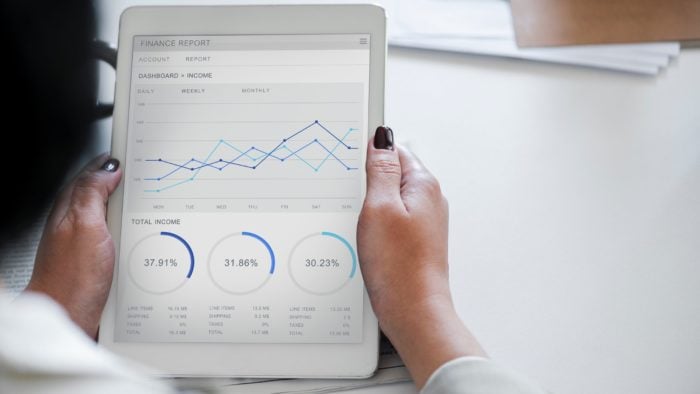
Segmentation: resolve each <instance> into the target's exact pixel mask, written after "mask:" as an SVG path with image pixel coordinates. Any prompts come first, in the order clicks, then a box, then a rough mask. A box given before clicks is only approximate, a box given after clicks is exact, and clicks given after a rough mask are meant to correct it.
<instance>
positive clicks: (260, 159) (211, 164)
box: [144, 120, 358, 192]
mask: <svg viewBox="0 0 700 394" xmlns="http://www.w3.org/2000/svg"><path fill="white" fill-rule="evenodd" d="M314 125H317V126H318V127H320V128H321V129H323V130H324V131H325V132H327V133H329V134H330V135H331V136H333V138H335V139H336V140H337V141H338V142H337V143H336V144H335V146H334V147H333V149H328V147H326V146H325V145H324V144H322V143H321V142H319V141H318V139H314V140H313V141H311V142H308V143H306V144H304V145H303V146H302V147H301V148H298V149H296V150H294V151H293V150H291V149H290V148H289V147H288V146H287V145H286V143H287V142H288V141H289V140H290V139H292V138H294V137H295V136H297V135H299V134H301V133H302V132H304V131H306V130H308V129H310V128H311V127H312V126H314ZM357 130H358V129H355V128H350V129H348V132H347V133H345V135H344V136H343V137H342V138H338V136H336V135H335V134H333V133H332V132H331V131H330V130H329V129H328V128H326V127H325V126H323V125H322V124H321V123H320V122H319V121H318V120H316V121H314V122H312V123H310V124H309V125H307V126H306V127H304V128H302V129H300V130H298V131H296V132H294V133H293V134H291V135H290V136H289V137H287V138H284V139H283V140H282V141H281V142H280V143H279V144H278V145H277V146H276V147H275V148H274V149H272V150H271V151H269V152H265V151H264V150H261V149H259V148H256V147H254V146H252V147H250V148H248V149H247V150H245V151H243V150H241V149H240V148H238V147H236V146H234V145H233V144H230V143H229V142H227V141H224V140H219V141H218V142H217V144H216V145H215V146H214V148H213V149H212V150H211V151H210V152H209V154H208V155H207V157H206V158H205V159H204V160H198V159H195V158H192V159H190V160H188V161H186V162H185V163H183V164H178V163H174V162H171V161H168V160H163V159H160V158H159V159H146V160H145V161H148V162H159V163H165V164H168V165H171V166H174V167H175V169H173V170H172V171H170V172H168V173H166V174H165V175H163V176H160V177H157V178H152V177H151V178H144V180H148V181H162V180H164V179H166V178H168V177H169V176H171V175H173V174H175V173H177V172H179V171H180V170H183V169H184V170H188V171H191V172H194V173H193V174H192V176H191V177H189V178H187V179H185V180H182V181H180V182H176V183H174V184H171V185H168V186H165V187H162V188H160V189H147V190H145V191H146V192H161V191H164V190H167V189H170V188H173V187H175V186H179V185H182V184H183V183H187V182H190V181H194V180H195V179H196V178H197V176H198V175H199V173H200V171H201V170H202V169H203V168H204V167H211V168H213V169H216V170H219V171H222V170H223V169H224V168H227V167H228V166H229V165H234V166H237V167H243V168H248V169H251V170H254V169H256V168H257V167H259V166H260V164H262V163H263V162H264V161H265V160H267V159H268V158H269V157H272V158H273V159H276V160H279V161H285V160H286V159H288V158H290V157H292V156H295V157H297V158H298V159H299V160H300V161H302V162H303V163H304V164H306V165H307V166H309V168H311V169H312V170H314V171H318V170H319V169H320V168H321V167H322V166H323V165H324V164H325V163H326V162H327V161H328V159H330V158H333V159H335V160H336V161H338V162H339V163H340V164H341V165H343V166H344V167H345V168H346V169H348V170H357V168H354V167H350V166H348V165H347V164H345V163H344V162H343V161H342V160H341V159H340V158H339V157H338V156H336V155H335V153H334V152H335V151H336V150H337V149H338V148H339V147H340V145H343V146H345V147H346V148H348V149H358V148H357V147H351V146H349V145H347V144H346V143H345V139H346V138H347V137H348V135H349V134H350V133H351V132H352V131H357ZM314 144H316V145H319V146H320V147H321V148H322V149H323V150H325V151H326V152H327V153H328V154H327V155H326V156H325V157H324V158H323V159H322V160H321V162H320V163H319V164H318V165H317V166H314V165H312V164H311V163H310V162H309V161H307V160H305V159H304V158H303V157H302V156H301V155H300V154H299V153H300V152H301V151H303V150H305V149H306V148H309V147H310V146H311V145H314ZM224 145H225V146H228V147H229V148H231V149H234V150H235V151H236V152H238V153H240V154H239V155H238V156H236V157H235V158H234V159H232V160H223V159H219V160H215V161H210V159H211V157H212V156H213V155H214V153H216V151H217V150H218V149H219V148H220V147H221V146H224ZM281 149H285V150H286V151H288V152H290V153H289V155H287V156H283V155H276V154H274V153H275V152H278V151H280V150H281ZM254 151H255V152H260V153H261V155H260V156H257V157H254V156H253V155H251V154H250V152H254ZM244 156H245V157H246V158H248V159H250V160H252V161H253V163H254V164H253V165H246V164H241V163H238V160H240V159H241V158H242V157H244ZM193 162H194V163H198V165H197V166H190V163H193ZM217 163H222V164H223V165H222V166H221V167H218V166H217ZM224 163H225V164H224Z"/></svg>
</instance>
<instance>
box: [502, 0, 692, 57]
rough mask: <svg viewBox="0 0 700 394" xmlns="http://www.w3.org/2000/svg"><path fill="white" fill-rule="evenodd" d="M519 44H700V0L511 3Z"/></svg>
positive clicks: (532, 0) (534, 0) (514, 0)
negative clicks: (698, 42)
mask: <svg viewBox="0 0 700 394" xmlns="http://www.w3.org/2000/svg"><path fill="white" fill-rule="evenodd" d="M511 7H512V13H513V24H514V25H515V33H516V39H517V43H518V46H520V47H533V46H556V45H585V44H612V43H635V42H656V41H684V40H700V0H585V1H580V0H511Z"/></svg>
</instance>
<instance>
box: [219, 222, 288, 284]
mask: <svg viewBox="0 0 700 394" xmlns="http://www.w3.org/2000/svg"><path fill="white" fill-rule="evenodd" d="M207 269H208V271H209V277H210V278H211V280H212V282H214V284H215V285H216V286H217V287H218V288H219V289H221V290H222V291H224V292H226V293H229V294H235V295H244V294H249V293H252V292H254V291H256V290H258V289H260V288H261V287H263V286H264V285H265V284H266V283H267V281H268V280H270V278H271V277H272V275H273V274H274V273H275V253H274V252H273V250H272V247H271V246H270V244H269V243H268V242H267V240H265V238H263V237H262V236H260V235H258V234H256V233H252V232H249V231H242V232H237V233H233V234H229V235H227V236H225V237H223V238H221V239H220V240H219V241H217V242H216V243H215V244H214V247H213V248H212V250H211V252H210V253H209V258H208V259H207Z"/></svg>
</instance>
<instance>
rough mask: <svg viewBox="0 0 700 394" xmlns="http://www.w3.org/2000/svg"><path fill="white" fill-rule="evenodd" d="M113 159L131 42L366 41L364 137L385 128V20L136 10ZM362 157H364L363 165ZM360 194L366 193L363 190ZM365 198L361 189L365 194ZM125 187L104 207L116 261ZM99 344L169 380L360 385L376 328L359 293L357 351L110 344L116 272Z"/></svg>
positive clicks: (120, 152)
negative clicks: (297, 37)
mask: <svg viewBox="0 0 700 394" xmlns="http://www.w3.org/2000/svg"><path fill="white" fill-rule="evenodd" d="M119 25H120V29H119V56H118V59H117V83H116V89H115V100H114V103H115V105H114V120H113V129H112V156H114V157H116V158H117V159H119V160H120V161H121V162H122V163H123V165H124V166H128V163H126V161H125V159H126V147H127V122H128V111H129V92H130V78H131V57H132V50H133V48H132V46H133V38H134V36H137V35H224V34H232V35H235V34H241V35H243V34H341V33H345V34H370V37H371V39H370V77H369V108H368V110H369V112H368V122H369V124H368V126H369V128H368V130H373V129H374V128H376V127H377V126H379V125H381V124H383V121H384V72H385V63H386V15H385V12H384V9H383V8H381V7H379V6H375V5H367V4H363V5H349V4H342V5H264V6H167V7H157V6H153V7H133V8H129V9H127V10H125V11H124V13H123V14H122V16H121V20H120V24H119ZM364 155H365V153H364V150H363V162H364V159H365V157H364ZM363 188H364V186H363ZM363 194H364V190H363ZM123 197H124V188H123V182H122V184H120V185H119V187H118V188H117V190H116V191H115V193H114V194H113V195H112V197H111V198H110V200H109V209H108V216H107V218H108V225H109V228H110V230H111V233H112V236H113V239H114V242H115V246H116V252H117V261H119V256H118V253H119V242H120V235H121V234H120V232H121V227H122V226H121V220H122V203H123ZM117 269H118V267H115V275H114V278H115V279H114V282H113V283H112V290H111V292H110V297H109V300H108V302H107V306H106V307H105V311H104V313H103V316H102V321H101V326H100V335H99V342H100V344H101V345H103V346H105V347H106V348H108V349H110V350H112V351H114V352H116V353H118V354H121V355H124V356H126V357H129V358H133V359H135V360H138V361H140V362H142V363H144V364H146V365H150V366H153V367H155V369H156V370H157V371H158V372H159V373H160V374H162V375H168V376H241V377H309V378H337V377H342V378H362V377H367V376H370V375H371V374H373V373H374V371H375V370H376V368H377V361H378V348H379V329H378V324H377V319H376V317H375V316H374V313H373V312H372V308H371V306H370V303H369V298H368V297H367V292H366V291H365V294H364V308H363V310H364V316H363V322H364V324H363V326H364V327H363V342H362V343H359V344H229V343H143V342H139V343H127V342H115V341H114V334H115V333H114V326H115V314H116V311H115V309H116V305H115V304H116V302H115V299H116V296H115V292H116V280H117V279H116V278H117V275H116V270H117Z"/></svg>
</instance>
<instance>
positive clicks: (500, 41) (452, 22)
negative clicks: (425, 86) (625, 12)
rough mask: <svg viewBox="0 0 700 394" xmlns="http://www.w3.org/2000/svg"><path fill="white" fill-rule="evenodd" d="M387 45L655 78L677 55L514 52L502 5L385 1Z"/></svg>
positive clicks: (500, 1) (486, 0)
mask: <svg viewBox="0 0 700 394" xmlns="http://www.w3.org/2000/svg"><path fill="white" fill-rule="evenodd" d="M381 3H382V5H384V6H385V7H386V9H387V13H388V15H389V44H390V45H392V46H399V47H413V48H422V49H432V50H443V51H451V52H462V53H472V54H482V55H489V56H504V57H511V58H519V59H528V60H536V61H544V62H552V63H560V64H570V65H578V66H586V67H597V68H605V69H610V70H616V71H625V72H633V73H639V74H645V75H655V74H657V73H658V72H659V70H660V69H662V68H664V67H666V66H668V64H669V62H670V60H671V58H673V57H675V56H678V54H679V52H680V45H679V44H678V43H677V42H662V43H648V44H618V45H585V46H571V47H556V48H526V49H525V48H519V47H518V46H517V44H516V42H515V36H514V33H513V30H512V27H511V26H512V24H511V11H510V6H509V4H508V2H506V1H504V0H465V1H455V0H389V1H386V0H385V1H382V2H381Z"/></svg>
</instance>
